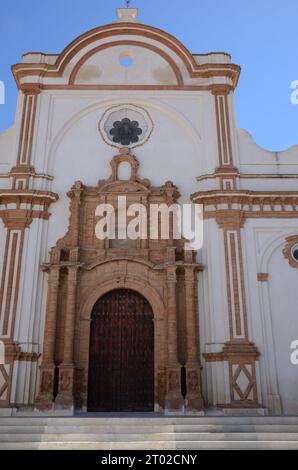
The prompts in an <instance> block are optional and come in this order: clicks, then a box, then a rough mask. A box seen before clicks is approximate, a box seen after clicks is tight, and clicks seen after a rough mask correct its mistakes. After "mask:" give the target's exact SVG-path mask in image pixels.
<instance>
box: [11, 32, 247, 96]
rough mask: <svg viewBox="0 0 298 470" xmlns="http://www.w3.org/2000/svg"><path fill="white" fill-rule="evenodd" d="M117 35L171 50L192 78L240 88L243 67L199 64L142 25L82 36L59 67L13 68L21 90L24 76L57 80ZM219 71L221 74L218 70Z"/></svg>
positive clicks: (172, 42) (179, 46)
mask: <svg viewBox="0 0 298 470" xmlns="http://www.w3.org/2000/svg"><path fill="white" fill-rule="evenodd" d="M116 35H135V36H143V37H147V38H149V39H153V40H156V41H158V42H160V43H162V44H164V45H165V46H166V47H168V48H169V49H171V50H172V51H173V52H174V53H175V54H177V56H178V57H179V58H180V59H181V61H182V62H183V63H184V65H185V67H186V69H187V70H188V73H189V75H190V77H191V78H196V77H204V78H209V77H216V76H226V77H228V78H230V79H231V80H232V82H233V87H236V86H237V82H238V78H239V74H240V67H239V66H237V65H234V64H201V65H200V64H197V63H196V61H195V59H194V57H193V56H192V55H191V53H190V52H189V51H188V50H187V49H186V48H185V47H184V46H183V45H182V44H181V43H180V42H179V41H178V40H177V39H175V38H173V37H172V36H170V35H168V34H167V33H165V32H163V31H160V30H157V29H156V28H152V27H148V26H144V25H140V24H134V25H132V24H130V23H121V25H119V24H112V25H107V26H103V27H100V28H96V29H94V30H92V31H89V32H87V33H85V34H84V35H82V36H79V38H77V39H76V40H75V41H73V42H72V43H71V44H70V45H69V46H67V47H66V48H65V49H64V51H63V52H62V53H61V54H60V55H59V57H58V58H57V60H56V62H55V64H27V63H24V64H16V65H14V66H13V74H14V77H15V79H16V82H17V84H18V86H20V79H21V78H22V77H24V76H30V75H37V76H39V77H44V76H47V77H55V76H56V77H57V76H61V75H62V74H63V71H64V70H65V68H66V66H67V65H68V64H69V62H70V61H71V59H72V58H73V57H74V56H75V55H76V54H77V53H78V52H79V51H80V50H82V49H83V48H84V47H86V46H88V45H89V44H90V43H92V42H95V41H98V40H100V39H103V38H106V37H110V36H116ZM218 69H219V70H218Z"/></svg>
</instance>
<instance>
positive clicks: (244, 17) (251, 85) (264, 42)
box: [0, 0, 298, 150]
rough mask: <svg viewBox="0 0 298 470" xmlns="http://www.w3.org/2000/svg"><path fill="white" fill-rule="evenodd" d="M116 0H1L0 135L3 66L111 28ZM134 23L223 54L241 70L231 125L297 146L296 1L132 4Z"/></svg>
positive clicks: (8, 82) (12, 99)
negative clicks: (293, 99) (137, 12)
mask: <svg viewBox="0 0 298 470" xmlns="http://www.w3.org/2000/svg"><path fill="white" fill-rule="evenodd" d="M124 4H125V2H124V0H42V1H40V0H1V5H0V8H1V10H0V18H1V24H0V80H2V81H3V82H4V83H5V86H6V104H5V105H0V132H2V131H3V130H4V129H6V128H7V127H9V126H11V125H12V123H13V121H14V115H15V106H16V95H17V91H16V86H15V84H14V80H13V77H12V75H11V71H10V67H11V65H12V64H14V63H17V62H19V61H20V58H21V55H22V54H23V53H24V52H27V51H41V52H50V53H57V52H60V51H61V50H62V49H63V48H64V47H65V46H66V45H67V44H68V43H69V42H71V41H72V40H73V39H74V38H75V37H77V36H78V35H79V34H81V33H83V32H85V31H87V30H89V29H91V28H94V27H96V26H100V25H103V24H107V23H111V22H113V21H114V19H115V8H116V7H119V6H123V5H124ZM132 6H135V7H138V8H139V9H140V21H141V22H142V23H144V24H149V25H152V26H156V27H158V28H161V29H164V30H166V31H167V32H169V33H171V34H173V35H174V36H176V37H177V38H178V39H179V40H180V41H182V42H183V43H184V45H185V46H186V47H187V48H188V49H189V50H190V51H191V52H193V53H206V52H210V51H213V52H214V51H226V52H229V53H230V54H232V58H233V62H234V63H237V64H239V65H241V67H242V73H241V78H240V82H239V85H238V89H237V91H236V94H235V96H236V112H237V122H238V124H239V126H240V127H242V128H244V129H246V130H248V131H249V132H250V133H251V134H252V135H253V137H254V139H255V141H256V142H257V143H258V144H259V145H261V146H262V147H265V148H268V149H270V150H283V149H286V148H288V147H290V146H292V145H294V144H298V105H293V104H292V103H291V100H290V96H291V89H290V84H291V82H292V81H293V80H298V28H297V24H298V0H250V1H248V2H245V1H244V0H133V1H132Z"/></svg>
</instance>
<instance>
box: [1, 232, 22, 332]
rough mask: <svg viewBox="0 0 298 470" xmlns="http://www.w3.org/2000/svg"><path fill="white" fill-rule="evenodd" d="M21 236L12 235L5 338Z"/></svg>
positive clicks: (5, 329)
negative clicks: (18, 244)
mask: <svg viewBox="0 0 298 470" xmlns="http://www.w3.org/2000/svg"><path fill="white" fill-rule="evenodd" d="M19 235H20V234H19V233H14V234H13V235H12V241H11V255H10V263H9V270H8V273H7V276H8V278H7V288H6V303H5V310H4V321H3V330H2V334H3V335H4V336H6V335H7V334H8V324H9V312H10V304H11V296H12V289H13V279H14V270H15V258H16V250H17V243H18V237H19ZM3 274H6V273H3Z"/></svg>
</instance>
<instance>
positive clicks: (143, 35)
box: [13, 22, 240, 89]
mask: <svg viewBox="0 0 298 470" xmlns="http://www.w3.org/2000/svg"><path fill="white" fill-rule="evenodd" d="M122 58H124V59H125V58H126V59H127V58H130V63H128V64H127V63H126V65H130V66H129V67H126V66H125V64H124V66H123V63H122V61H121V59H122ZM239 71H240V69H239V67H238V66H236V65H233V64H231V63H230V59H229V58H228V56H227V55H223V58H221V59H220V61H216V62H215V61H214V59H213V56H212V55H211V54H206V55H204V56H203V55H202V56H198V55H192V54H191V53H190V52H189V51H188V49H187V48H186V47H185V46H183V44H181V42H180V41H178V40H177V39H176V38H175V37H173V36H171V35H170V34H168V33H166V32H164V31H162V30H160V29H157V28H153V27H151V26H145V25H143V24H140V23H124V22H121V23H113V24H110V25H106V26H102V27H98V28H95V29H93V30H91V31H88V32H87V33H85V34H82V35H81V36H79V37H78V38H76V39H75V40H74V41H73V42H71V43H70V44H69V45H68V46H67V47H66V48H65V49H64V50H63V51H62V53H61V54H57V55H53V54H51V55H50V54H48V55H47V54H41V53H28V54H25V55H24V56H23V63H22V64H16V65H15V66H14V67H13V73H14V76H15V79H16V81H17V84H18V86H19V87H20V88H22V87H25V88H26V87H28V86H29V84H30V85H32V84H33V83H34V84H35V86H37V84H38V85H39V88H40V89H47V88H53V87H55V88H65V87H68V88H69V87H78V88H79V87H84V88H85V87H91V88H92V87H93V88H94V87H100V86H105V87H121V86H123V87H130V86H134V87H138V86H140V87H143V86H149V87H150V86H154V87H156V86H174V87H176V86H178V87H182V86H184V85H186V84H194V85H195V84H196V79H198V78H203V79H209V78H210V77H212V76H213V77H219V76H225V77H226V78H227V80H229V82H230V85H231V86H235V85H236V83H237V80H238V76H239ZM28 77H30V78H28Z"/></svg>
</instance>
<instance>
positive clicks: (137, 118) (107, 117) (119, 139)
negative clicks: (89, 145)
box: [99, 104, 153, 148]
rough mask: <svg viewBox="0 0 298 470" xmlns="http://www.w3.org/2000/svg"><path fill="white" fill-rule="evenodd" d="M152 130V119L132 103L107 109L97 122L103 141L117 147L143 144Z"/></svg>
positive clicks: (131, 146) (142, 109) (133, 146)
mask: <svg viewBox="0 0 298 470" xmlns="http://www.w3.org/2000/svg"><path fill="white" fill-rule="evenodd" d="M152 131H153V121H152V119H151V117H150V115H149V113H148V112H147V111H146V110H145V109H144V108H141V107H139V106H134V105H132V104H122V105H119V106H113V107H112V108H109V109H107V110H106V111H105V112H104V114H103V116H102V118H101V120H100V122H99V132H100V135H101V137H102V138H103V140H104V141H105V143H106V144H108V145H110V146H112V147H117V148H123V147H129V148H135V147H139V146H141V145H144V144H145V143H146V142H147V141H148V140H149V138H150V136H151V134H152Z"/></svg>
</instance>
